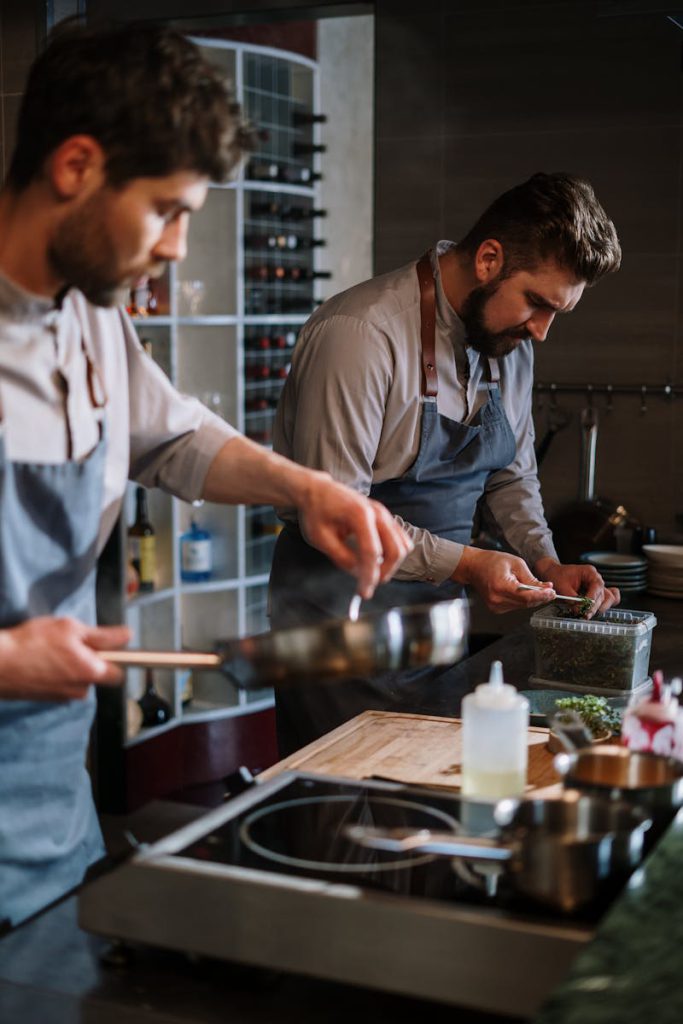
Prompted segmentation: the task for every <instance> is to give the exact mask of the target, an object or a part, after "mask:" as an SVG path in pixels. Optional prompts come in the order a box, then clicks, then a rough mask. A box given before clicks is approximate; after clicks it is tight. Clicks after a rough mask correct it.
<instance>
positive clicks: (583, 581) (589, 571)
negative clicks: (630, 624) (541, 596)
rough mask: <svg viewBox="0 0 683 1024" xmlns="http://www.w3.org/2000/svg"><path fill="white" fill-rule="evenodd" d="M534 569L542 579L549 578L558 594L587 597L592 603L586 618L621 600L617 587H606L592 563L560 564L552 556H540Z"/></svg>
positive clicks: (604, 610)
mask: <svg viewBox="0 0 683 1024" xmlns="http://www.w3.org/2000/svg"><path fill="white" fill-rule="evenodd" d="M534 570H535V571H536V572H537V573H538V574H539V575H542V576H543V579H546V580H550V582H551V583H552V585H553V586H554V588H555V590H556V592H557V593H558V594H567V595H568V596H569V597H571V596H578V597H589V598H590V599H591V601H592V602H593V604H592V606H591V609H590V611H589V613H588V614H587V615H586V618H587V619H592V618H593V616H594V615H597V613H598V612H606V611H607V609H608V608H611V607H612V605H615V604H619V601H620V600H621V594H620V593H619V591H618V590H617V588H616V587H606V586H605V582H604V580H603V578H602V576H601V575H600V573H599V572H598V570H597V569H595V568H594V567H593V566H592V565H561V564H560V563H559V562H556V561H555V559H554V558H540V559H539V560H538V562H536V564H535V566H534Z"/></svg>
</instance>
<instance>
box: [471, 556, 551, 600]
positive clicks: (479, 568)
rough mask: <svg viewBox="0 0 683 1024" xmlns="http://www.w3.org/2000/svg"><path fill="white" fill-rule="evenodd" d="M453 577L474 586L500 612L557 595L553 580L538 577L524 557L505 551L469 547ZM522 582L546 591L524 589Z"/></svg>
mask: <svg viewBox="0 0 683 1024" xmlns="http://www.w3.org/2000/svg"><path fill="white" fill-rule="evenodd" d="M451 579H453V580H454V581H455V582H456V583H466V584H469V585H471V586H473V587H474V589H475V590H476V591H477V592H478V593H479V594H481V596H482V597H483V599H484V601H485V602H486V605H487V607H488V608H489V609H490V610H491V611H492V612H496V613H497V614H498V613H501V612H510V611H513V610H514V609H515V608H536V607H538V606H539V605H542V604H547V603H548V601H552V599H553V597H554V596H555V591H554V590H553V585H552V583H551V582H546V581H543V580H538V579H536V577H535V576H533V575H532V573H531V571H530V570H529V567H528V565H527V564H526V562H525V561H524V560H523V559H522V558H517V556H516V555H509V554H506V553H505V552H503V551H484V550H481V549H480V548H471V547H466V548H465V549H464V551H463V553H462V556H461V558H460V561H459V562H458V564H457V566H456V569H455V572H454V573H453V576H452V577H451ZM520 583H527V584H530V585H531V586H536V587H545V588H546V593H544V594H541V593H536V592H535V591H533V590H520V589H519V585H520Z"/></svg>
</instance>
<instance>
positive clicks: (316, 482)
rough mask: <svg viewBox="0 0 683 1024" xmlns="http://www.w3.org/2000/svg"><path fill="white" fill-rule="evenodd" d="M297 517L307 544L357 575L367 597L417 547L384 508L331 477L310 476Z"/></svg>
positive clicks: (326, 475) (360, 590) (313, 474)
mask: <svg viewBox="0 0 683 1024" xmlns="http://www.w3.org/2000/svg"><path fill="white" fill-rule="evenodd" d="M298 513H299V525H300V527H301V531H302V533H303V535H304V537H305V538H306V540H307V541H308V543H309V544H311V545H313V547H315V548H318V549H319V550H320V551H323V552H324V553H325V554H326V555H328V557H329V558H331V559H332V561H333V562H335V563H336V565H338V566H339V568H340V569H345V570H346V571H347V572H350V573H353V575H355V576H356V577H357V578H358V592H359V593H360V594H361V596H362V597H364V598H369V597H372V595H373V593H374V590H375V587H376V586H377V585H378V584H379V583H384V582H385V581H386V580H388V579H390V578H391V577H392V576H393V574H394V573H395V572H396V570H397V569H398V567H399V565H400V564H401V562H402V561H403V559H404V558H405V557H406V555H407V554H408V552H409V551H411V550H412V547H413V544H412V541H411V540H410V538H409V537H408V536H407V534H405V533H404V532H403V530H402V529H401V527H400V526H399V525H398V523H396V521H395V519H394V518H393V516H392V515H391V514H390V513H389V512H388V511H387V509H386V508H385V507H384V505H381V504H380V503H379V502H378V501H371V500H370V499H368V498H365V497H363V495H362V494H358V493H357V492H356V491H352V490H350V488H348V487H345V486H344V485H343V484H339V483H337V482H336V481H334V480H333V479H332V478H331V477H330V476H329V475H328V474H327V473H318V472H316V473H312V474H311V477H310V480H308V481H307V490H306V494H305V496H304V500H302V501H301V502H300V503H299V505H298Z"/></svg>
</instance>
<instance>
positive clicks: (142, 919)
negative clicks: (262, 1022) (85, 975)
mask: <svg viewBox="0 0 683 1024" xmlns="http://www.w3.org/2000/svg"><path fill="white" fill-rule="evenodd" d="M357 824H364V825H372V826H381V827H391V828H411V829H412V828H415V829H424V828H428V829H438V830H439V831H453V832H458V831H461V830H463V828H464V829H466V831H467V832H468V833H470V834H471V833H472V832H476V833H483V834H490V833H492V832H493V831H494V822H493V817H492V808H491V806H490V805H485V804H481V805H477V804H472V803H470V802H469V801H462V802H461V801H460V799H459V798H458V797H457V796H456V795H452V794H449V793H442V792H441V791H435V790H431V789H423V788H418V787H414V786H406V785H401V784H397V783H389V782H369V781H368V782H366V781H360V782H357V781H354V782H351V781H349V780H345V779H334V778H329V777H324V778H323V777H319V776H314V775H306V774H301V773H296V772H285V773H282V774H281V775H279V776H277V777H275V778H273V779H271V780H269V781H268V782H265V783H263V784H258V783H257V784H255V785H253V786H252V787H251V788H250V789H249V790H247V791H246V792H244V793H242V794H241V795H240V796H238V797H236V798H234V799H232V800H230V801H228V802H227V803H225V804H224V805H223V806H221V807H220V808H217V809H216V810H214V811H211V812H209V813H208V814H206V815H203V816H202V817H200V818H198V819H197V820H195V821H194V822H192V823H191V824H190V825H187V826H185V827H184V828H182V829H180V830H178V831H176V832H174V833H172V834H171V835H169V836H166V837H165V838H164V839H162V840H160V841H159V842H156V843H154V844H153V845H150V846H148V847H144V848H140V849H138V850H137V852H135V853H134V854H133V855H132V856H131V857H130V858H129V859H128V860H127V861H126V862H124V863H123V864H121V865H120V866H118V867H117V868H116V869H115V870H113V871H112V872H111V873H109V874H105V875H103V876H102V877H100V878H98V879H97V880H96V881H94V882H92V883H91V884H89V885H87V886H86V887H85V888H84V889H83V891H82V894H81V897H80V923H81V925H82V927H84V928H85V929H87V930H89V931H93V932H95V933H97V934H100V935H105V936H109V937H111V938H115V939H118V940H123V941H126V942H129V943H143V944H149V945H154V946H160V947H165V948H170V949H178V950H185V951H187V952H188V953H192V954H195V955H196V954H199V955H205V956H209V957H218V958H223V959H227V960H235V961H239V962H244V963H249V964H257V965H261V966H264V967H268V968H275V969H280V970H284V971H293V972H296V973H301V974H308V975H313V976H316V977H322V978H329V979H332V980H336V981H344V982H349V983H352V984H357V985H363V986H369V987H374V988H379V989H384V990H386V991H393V992H399V993H404V994H409V995H414V996H420V997H423V998H428V999H435V1000H440V1001H442V1002H447V1003H454V1004H459V1005H468V1006H472V1007H476V1008H479V1009H484V1010H489V1011H492V1012H502V1013H507V1014H519V1015H528V1014H531V1013H533V1012H534V1011H535V1009H537V1007H538V1006H539V1004H540V1002H541V1001H542V999H543V998H544V996H545V995H546V994H547V993H549V992H550V991H551V990H552V988H554V987H555V986H556V985H557V984H558V983H559V982H560V980H561V979H562V978H563V976H564V975H565V973H566V971H567V969H568V967H569V965H570V964H571V962H572V961H573V959H574V957H575V956H576V954H577V952H578V951H579V950H580V949H581V948H582V946H583V945H584V944H585V943H586V942H587V941H588V940H589V939H590V938H591V936H592V934H593V928H594V922H593V921H590V920H576V919H574V920H567V919H563V918H561V917H559V916H555V915H553V914H551V913H549V912H548V911H547V910H545V909H543V908H538V907H534V906H532V905H528V904H523V903H520V902H519V901H518V900H517V901H516V900H515V898H514V897H513V896H512V894H511V893H510V892H508V891H506V886H505V878H504V875H502V876H500V875H499V872H500V869H499V868H494V869H492V871H491V869H489V870H487V871H483V869H481V870H479V871H472V870H471V869H468V868H466V867H464V866H463V865H462V863H461V862H456V861H453V860H451V859H450V858H444V857H435V856H434V855H429V854H427V855H426V854H424V853H422V854H420V853H411V854H395V853H385V852H382V851H376V850H370V849H367V848H365V847H362V846H359V845H358V844H356V843H353V842H352V841H351V840H350V839H349V838H348V837H347V828H348V826H350V825H357ZM482 872H483V873H482Z"/></svg>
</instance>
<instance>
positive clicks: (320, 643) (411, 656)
mask: <svg viewBox="0 0 683 1024" xmlns="http://www.w3.org/2000/svg"><path fill="white" fill-rule="evenodd" d="M467 623H468V604H467V601H465V600H462V599H456V600H452V601H439V602H437V603H436V604H422V605H410V606H408V607H405V608H390V609H389V610H388V611H383V612H377V613H372V614H370V615H365V616H362V617H361V618H359V619H358V620H357V621H356V622H352V621H350V620H349V619H330V620H329V621H328V622H322V623H320V624H318V625H315V626H301V627H297V628H295V629H276V630H272V631H271V632H270V633H263V634H261V635H259V636H250V637H245V638H244V639H242V640H226V641H223V642H221V643H218V644H216V649H215V651H214V652H211V653H210V652H201V651H142V650H121V651H104V652H101V656H102V657H103V658H105V659H106V660H107V661H110V662H114V663H115V664H117V665H135V666H140V667H142V668H193V669H200V670H212V671H216V670H218V671H221V672H224V673H225V674H226V675H228V676H230V678H231V679H232V680H234V682H235V683H237V685H238V686H240V687H242V688H244V689H258V688H260V687H262V686H264V685H270V686H280V685H295V684H298V683H307V682H310V681H311V680H315V679H333V678H344V677H351V676H370V675H374V674H379V673H381V672H388V671H397V670H402V669H413V668H422V667H424V666H427V665H451V664H453V663H454V662H456V661H457V660H458V659H459V658H461V657H462V655H463V654H464V653H465V641H466V635H467Z"/></svg>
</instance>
